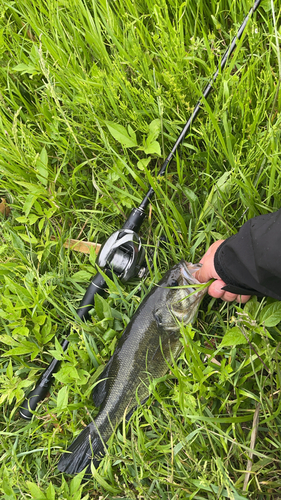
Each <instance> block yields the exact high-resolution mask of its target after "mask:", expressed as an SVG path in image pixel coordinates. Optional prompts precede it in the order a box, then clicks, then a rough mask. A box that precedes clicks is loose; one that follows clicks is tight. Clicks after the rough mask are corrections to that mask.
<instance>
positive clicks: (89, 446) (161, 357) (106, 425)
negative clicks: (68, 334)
mask: <svg viewBox="0 0 281 500" xmlns="http://www.w3.org/2000/svg"><path fill="white" fill-rule="evenodd" d="M198 269H199V266H198V265H194V264H191V263H186V262H185V261H184V260H182V261H180V262H179V263H178V264H176V265H175V266H174V267H172V268H171V269H170V270H169V271H168V272H167V273H166V274H165V276H164V277H163V278H162V280H161V281H160V282H159V283H158V285H156V286H155V287H153V289H152V290H151V291H150V293H149V294H148V295H147V296H146V297H145V299H144V300H143V301H142V303H141V304H140V306H139V307H138V309H137V311H136V313H135V314H134V316H133V317H132V319H131V321H130V323H129V324H128V325H127V327H126V328H125V330H124V333H123V335H122V337H121V338H120V339H119V341H118V343H117V346H116V349H115V351H114V354H113V355H112V357H111V358H110V360H109V362H108V364H107V365H106V367H105V369H104V371H103V372H102V374H101V375H100V376H99V379H98V381H97V385H96V387H95V389H94V391H93V400H94V404H95V406H100V411H99V413H98V415H97V417H96V419H95V421H93V422H91V423H90V424H89V425H88V426H87V427H86V428H85V429H84V430H83V431H82V432H81V433H80V434H79V435H78V437H77V438H76V439H75V440H74V442H73V443H72V444H71V446H70V447H69V448H68V450H67V452H66V453H64V454H63V455H62V457H61V459H60V461H59V463H58V468H59V470H60V471H62V472H66V473H68V474H76V473H78V472H80V471H81V470H83V469H85V468H86V467H87V473H88V472H90V465H91V461H92V460H93V463H94V465H95V466H97V465H98V463H99V461H100V459H101V456H102V455H103V454H104V452H105V448H106V442H107V441H108V439H109V438H110V436H111V434H112V432H113V431H114V429H115V427H116V425H118V424H119V423H120V422H121V421H122V419H123V417H124V415H128V414H130V413H131V412H132V411H133V410H134V408H135V407H136V406H137V404H138V402H141V403H142V402H144V401H145V400H146V399H147V397H148V396H149V383H150V380H151V379H153V378H159V377H162V376H163V375H165V373H166V372H167V370H168V364H167V362H168V363H169V362H171V359H172V357H173V358H174V359H176V358H177V357H178V355H179V353H180V351H181V348H182V345H181V342H180V325H181V324H184V325H187V324H189V323H192V321H193V319H194V317H195V315H196V313H197V310H198V308H199V305H200V302H201V300H202V298H203V296H204V294H205V293H206V288H204V289H202V288H201V289H199V290H197V291H196V289H195V288H194V287H193V286H192V285H194V284H199V282H198V281H197V280H196V279H195V278H194V276H193V275H192V273H194V272H195V271H196V270H198ZM182 286H184V287H185V288H181V287H182Z"/></svg>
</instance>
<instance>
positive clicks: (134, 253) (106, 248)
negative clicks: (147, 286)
mask: <svg viewBox="0 0 281 500" xmlns="http://www.w3.org/2000/svg"><path fill="white" fill-rule="evenodd" d="M260 3H261V0H256V1H255V2H254V5H253V6H252V7H251V9H250V11H249V13H248V14H247V16H246V17H245V19H244V21H243V23H242V24H241V26H240V28H239V30H238V33H237V35H236V36H235V37H234V38H233V40H232V41H231V44H230V45H229V47H228V49H227V50H226V52H225V54H224V55H223V57H222V59H221V62H220V64H219V66H218V68H217V69H216V71H215V73H214V74H213V76H212V78H211V79H210V81H209V83H208V84H207V85H206V87H205V88H204V90H203V92H202V97H201V98H200V99H199V100H198V102H197V104H196V105H195V107H194V110H193V112H192V114H191V116H190V118H189V120H188V121H187V122H186V124H185V126H184V128H183V130H182V132H181V133H180V135H179V137H178V139H177V140H176V142H175V144H174V146H173V148H172V150H171V152H170V153H169V155H168V156H167V158H166V159H165V161H164V163H163V165H162V167H161V169H160V171H159V174H158V176H163V175H164V174H165V172H166V169H167V167H168V165H169V163H170V162H171V160H172V158H173V157H174V155H175V153H176V151H177V149H178V147H179V146H180V144H181V143H182V142H183V140H184V138H185V137H186V135H187V134H188V132H189V131H190V128H191V125H192V123H193V121H194V120H195V118H196V117H197V115H198V113H199V111H200V109H201V106H202V103H203V99H207V97H208V95H209V94H210V92H211V90H212V86H213V84H214V82H215V81H216V79H217V76H218V74H219V72H220V71H222V70H223V69H224V67H225V65H226V63H227V61H228V59H229V57H230V56H231V54H232V53H233V51H234V50H235V48H236V46H237V41H238V40H240V38H241V37H242V34H243V32H244V29H245V27H246V25H247V23H248V20H249V18H250V17H251V16H252V14H253V13H254V12H255V10H256V9H257V8H258V6H259V4H260ZM153 195H154V190H153V188H152V187H151V186H150V187H149V190H148V192H147V194H146V195H145V197H144V198H143V200H142V202H141V204H140V205H139V206H138V207H137V208H134V209H133V210H132V211H131V213H130V215H129V217H128V219H127V220H126V222H125V223H124V224H123V226H122V228H121V229H119V230H118V231H116V232H114V233H113V234H112V235H111V236H110V237H109V238H108V239H107V240H106V242H105V243H104V244H103V245H102V247H101V249H100V251H99V254H98V256H97V266H98V267H99V268H100V269H101V270H102V271H103V273H104V274H105V275H106V276H108V277H109V278H112V275H113V274H115V275H116V276H117V277H118V278H119V279H120V280H121V281H122V282H124V283H125V282H126V281H128V280H129V279H131V278H133V277H136V276H138V275H140V274H141V270H142V267H143V263H144V258H145V252H144V248H143V247H142V243H141V239H140V236H139V235H138V232H139V230H140V227H141V225H142V223H143V221H144V219H145V216H146V213H145V211H146V208H147V206H148V204H149V203H150V201H151V198H152V196H153ZM105 288H106V280H105V279H104V277H103V276H102V274H101V273H100V272H97V273H96V274H95V275H94V276H93V278H92V281H91V283H90V285H89V286H88V288H87V290H86V293H85V295H84V297H83V298H82V301H81V302H80V305H79V307H78V310H77V316H78V317H79V318H80V319H81V320H84V321H86V320H87V319H88V318H89V311H90V310H91V309H92V308H93V306H94V303H95V295H96V294H98V295H105V294H106V291H105ZM68 336H69V332H68ZM68 336H67V337H66V339H65V340H64V341H63V342H62V344H61V347H62V349H63V351H66V350H67V348H68V345H69V340H68ZM59 366H60V361H58V360H57V359H55V358H54V359H53V360H52V361H51V363H50V364H49V366H48V367H47V368H46V369H45V371H44V372H43V374H42V375H41V377H40V379H39V381H38V382H37V384H36V387H35V389H34V390H33V391H31V392H30V393H29V394H28V396H27V397H26V399H25V400H24V402H23V403H22V405H21V407H20V410H19V412H20V415H21V416H22V417H23V418H24V419H26V420H31V418H32V416H33V414H34V411H35V410H36V407H37V404H38V403H39V402H40V401H42V400H43V399H44V398H45V397H46V396H47V394H48V392H49V390H50V387H51V385H52V382H53V378H54V374H55V373H56V372H57V371H58V369H59Z"/></svg>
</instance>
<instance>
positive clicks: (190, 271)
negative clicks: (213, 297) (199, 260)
mask: <svg viewBox="0 0 281 500" xmlns="http://www.w3.org/2000/svg"><path fill="white" fill-rule="evenodd" d="M181 265H182V268H181V276H182V279H183V283H182V284H183V286H188V285H201V286H202V285H204V283H201V282H200V281H198V280H197V279H196V278H195V276H194V274H195V273H196V271H199V269H200V267H202V264H193V263H192V262H187V261H186V260H182V261H181ZM206 292H207V288H206V287H204V288H201V287H200V288H198V289H197V287H196V288H191V287H190V293H192V294H194V295H196V299H195V300H196V301H197V300H198V301H200V300H201V298H202V297H203V296H204V295H205V293H206Z"/></svg>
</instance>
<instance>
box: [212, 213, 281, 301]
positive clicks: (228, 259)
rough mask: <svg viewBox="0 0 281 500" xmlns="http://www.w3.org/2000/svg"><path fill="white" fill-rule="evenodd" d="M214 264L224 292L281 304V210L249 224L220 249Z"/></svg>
mask: <svg viewBox="0 0 281 500" xmlns="http://www.w3.org/2000/svg"><path fill="white" fill-rule="evenodd" d="M214 264H215V269H216V271H217V273H218V275H219V276H220V277H221V279H222V280H223V281H224V282H225V283H226V284H227V285H226V286H225V287H224V288H223V289H224V290H226V291H228V292H232V293H236V294H243V295H258V296H269V297H273V298H274V299H278V300H281V209H280V210H278V212H274V213H272V214H267V215H260V216H259V217H254V218H253V219H250V220H248V221H247V222H246V224H244V225H243V226H242V227H241V229H240V231H239V232H238V233H237V234H235V235H234V236H231V237H230V238H228V239H227V240H225V241H224V242H223V243H222V244H221V245H220V246H219V248H218V249H217V251H216V253H215V259H214Z"/></svg>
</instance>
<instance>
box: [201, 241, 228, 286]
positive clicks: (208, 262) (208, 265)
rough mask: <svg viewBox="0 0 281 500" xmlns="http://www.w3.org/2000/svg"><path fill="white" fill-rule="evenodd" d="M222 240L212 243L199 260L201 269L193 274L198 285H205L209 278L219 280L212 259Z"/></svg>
mask: <svg viewBox="0 0 281 500" xmlns="http://www.w3.org/2000/svg"><path fill="white" fill-rule="evenodd" d="M223 241H224V240H218V241H215V243H213V244H212V245H211V246H210V248H209V249H208V250H207V252H206V253H205V255H204V256H203V257H202V259H201V260H200V264H201V265H202V267H200V269H199V270H198V271H196V273H195V277H196V279H197V280H198V281H200V283H206V281H209V280H210V279H211V278H214V279H220V277H219V275H218V273H217V272H216V270H215V264H214V257H215V253H216V251H217V249H218V248H219V246H220V245H221V244H222V242H223Z"/></svg>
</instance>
